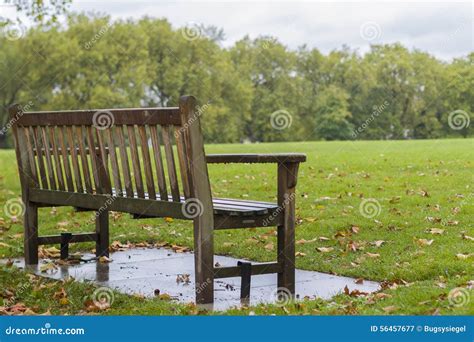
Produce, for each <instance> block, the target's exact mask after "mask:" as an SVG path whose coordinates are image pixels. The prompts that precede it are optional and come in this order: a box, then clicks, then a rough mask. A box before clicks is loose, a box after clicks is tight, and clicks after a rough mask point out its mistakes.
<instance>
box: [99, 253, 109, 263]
mask: <svg viewBox="0 0 474 342" xmlns="http://www.w3.org/2000/svg"><path fill="white" fill-rule="evenodd" d="M111 261H112V259H110V258H109V257H106V256H105V255H103V256H101V257H100V258H99V262H100V263H103V264H107V263H109V262H111Z"/></svg>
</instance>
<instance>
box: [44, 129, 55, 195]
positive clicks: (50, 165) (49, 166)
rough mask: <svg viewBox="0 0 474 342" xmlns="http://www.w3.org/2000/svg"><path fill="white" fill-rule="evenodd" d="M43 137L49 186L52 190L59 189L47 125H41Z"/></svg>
mask: <svg viewBox="0 0 474 342" xmlns="http://www.w3.org/2000/svg"><path fill="white" fill-rule="evenodd" d="M40 129H41V137H42V138H43V147H44V154H45V156H46V157H45V158H46V167H47V169H48V177H49V186H50V187H51V190H57V185H56V176H55V172H54V167H53V158H51V151H50V148H51V146H50V144H49V139H48V136H47V134H46V127H44V126H41V127H40Z"/></svg>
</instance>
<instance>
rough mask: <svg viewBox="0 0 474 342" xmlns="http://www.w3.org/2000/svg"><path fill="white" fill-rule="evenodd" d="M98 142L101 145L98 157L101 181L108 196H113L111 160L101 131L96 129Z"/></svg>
mask: <svg viewBox="0 0 474 342" xmlns="http://www.w3.org/2000/svg"><path fill="white" fill-rule="evenodd" d="M96 136H97V142H98V143H99V152H100V153H99V155H97V164H98V172H99V180H100V182H101V184H102V187H103V189H104V191H105V193H107V194H112V185H111V179H110V172H109V159H108V157H107V151H106V149H105V144H104V139H103V138H102V134H101V130H99V129H96Z"/></svg>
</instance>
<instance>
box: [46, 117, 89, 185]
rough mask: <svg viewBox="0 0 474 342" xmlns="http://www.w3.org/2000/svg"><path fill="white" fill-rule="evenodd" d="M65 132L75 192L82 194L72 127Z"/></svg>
mask: <svg viewBox="0 0 474 342" xmlns="http://www.w3.org/2000/svg"><path fill="white" fill-rule="evenodd" d="M66 132H67V141H68V144H69V151H70V153H71V162H72V170H73V172H74V180H75V181H76V191H78V192H83V191H84V187H83V186H82V184H83V183H82V176H81V170H80V168H79V160H78V150H76V145H75V144H74V138H73V131H72V127H71V126H68V127H66ZM37 151H39V150H37Z"/></svg>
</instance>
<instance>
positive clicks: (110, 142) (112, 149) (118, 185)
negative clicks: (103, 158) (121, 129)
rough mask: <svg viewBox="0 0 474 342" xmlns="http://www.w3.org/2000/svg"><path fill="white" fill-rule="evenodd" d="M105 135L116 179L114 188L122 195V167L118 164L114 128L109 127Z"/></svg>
mask: <svg viewBox="0 0 474 342" xmlns="http://www.w3.org/2000/svg"><path fill="white" fill-rule="evenodd" d="M105 136H106V140H107V147H108V149H109V154H110V162H111V163H112V177H113V179H114V188H115V191H116V193H117V196H122V194H123V190H122V181H121V177H120V168H119V164H118V159H117V154H116V150H115V142H114V137H113V135H112V128H107V129H106V130H105Z"/></svg>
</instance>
